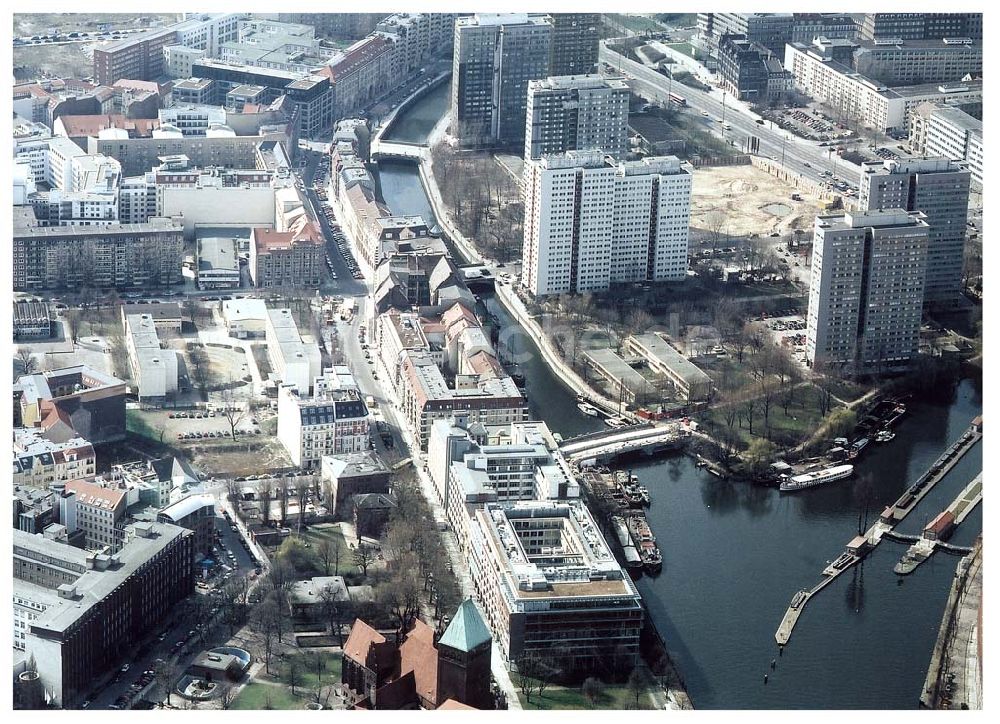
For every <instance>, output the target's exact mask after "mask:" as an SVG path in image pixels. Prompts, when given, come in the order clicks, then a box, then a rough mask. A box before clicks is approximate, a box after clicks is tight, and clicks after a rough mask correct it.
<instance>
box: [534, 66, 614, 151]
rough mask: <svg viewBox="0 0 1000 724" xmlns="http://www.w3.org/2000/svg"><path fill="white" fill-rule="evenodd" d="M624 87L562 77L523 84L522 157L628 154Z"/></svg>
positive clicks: (596, 77) (579, 77) (589, 78)
mask: <svg viewBox="0 0 1000 724" xmlns="http://www.w3.org/2000/svg"><path fill="white" fill-rule="evenodd" d="M628 102H629V87H628V85H627V84H626V83H625V80H624V79H623V78H608V77H603V76H600V75H564V76H553V77H549V78H543V79H541V80H530V81H528V110H527V114H526V126H525V133H524V158H525V159H526V160H527V159H538V158H541V157H542V156H543V155H546V154H553V153H564V152H566V151H603V152H604V153H606V154H608V155H610V156H614V157H615V158H621V157H623V156H624V155H625V154H626V153H627V152H628Z"/></svg>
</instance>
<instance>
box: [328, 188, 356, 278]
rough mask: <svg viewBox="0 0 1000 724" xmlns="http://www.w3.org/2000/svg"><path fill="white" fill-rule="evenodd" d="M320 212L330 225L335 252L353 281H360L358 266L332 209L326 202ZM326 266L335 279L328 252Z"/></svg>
mask: <svg viewBox="0 0 1000 724" xmlns="http://www.w3.org/2000/svg"><path fill="white" fill-rule="evenodd" d="M320 212H321V213H322V214H323V217H324V218H325V219H326V221H327V223H328V224H329V225H330V238H331V240H332V241H333V243H334V244H336V246H337V251H339V252H340V256H341V257H343V259H344V264H345V265H346V266H347V269H348V271H350V272H351V276H353V277H354V278H355V279H362V278H363V275H362V273H361V268H360V267H359V266H358V262H357V260H356V259H355V258H354V254H352V253H351V247H350V244H348V243H347V237H346V236H344V232H343V231H342V230H341V228H340V226H339V225H338V224H337V219H336V216H334V213H333V208H332V207H331V206H330V204H328V203H327V202H325V201H324V202H323V203H322V204H321V205H320ZM326 266H327V268H328V269H329V270H330V275H331V276H332V277H333V278H334V279H336V278H337V274H336V272H335V271H334V267H333V260H332V259H331V257H330V253H329V251H328V252H327V255H326Z"/></svg>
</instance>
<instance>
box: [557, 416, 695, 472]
mask: <svg viewBox="0 0 1000 724" xmlns="http://www.w3.org/2000/svg"><path fill="white" fill-rule="evenodd" d="M690 434H691V433H690V432H689V431H688V430H687V428H685V427H683V426H681V425H680V424H678V423H670V424H667V425H657V426H655V427H654V426H652V425H637V426H635V427H629V428H625V429H620V430H608V431H607V432H601V433H593V434H590V435H582V436H580V437H575V438H573V439H571V440H566V441H565V442H563V444H562V445H560V446H559V450H560V452H562V454H563V456H564V457H565V458H566V459H567V460H569V461H570V462H576V463H581V464H586V463H591V464H597V463H601V464H603V463H607V462H610V461H611V460H613V459H614V458H616V457H618V456H619V455H625V454H627V453H634V452H641V453H643V454H645V455H655V454H656V453H658V452H662V451H664V450H671V449H673V448H676V447H678V446H679V445H680V444H682V443H683V441H684V439H685V438H687V437H688V436H689V435H690Z"/></svg>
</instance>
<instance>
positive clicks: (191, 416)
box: [167, 410, 263, 440]
mask: <svg viewBox="0 0 1000 724" xmlns="http://www.w3.org/2000/svg"><path fill="white" fill-rule="evenodd" d="M167 419H168V420H174V421H175V422H174V423H173V425H172V426H171V431H172V435H173V437H174V438H175V439H177V440H212V439H219V440H225V439H232V426H231V425H230V422H229V419H228V418H227V417H226V416H225V415H224V414H223V413H221V412H215V411H214V410H205V411H194V410H181V411H177V412H168V413H167ZM236 432H237V434H242V435H262V434H263V432H262V431H261V429H260V419H259V418H258V417H257V416H249V415H247V416H245V417H244V418H243V419H241V420H240V421H239V422H238V423H237V425H236Z"/></svg>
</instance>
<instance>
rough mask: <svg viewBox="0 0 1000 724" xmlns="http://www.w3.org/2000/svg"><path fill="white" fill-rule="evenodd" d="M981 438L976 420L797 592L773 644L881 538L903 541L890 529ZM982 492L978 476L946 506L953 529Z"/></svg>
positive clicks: (953, 548) (784, 639)
mask: <svg viewBox="0 0 1000 724" xmlns="http://www.w3.org/2000/svg"><path fill="white" fill-rule="evenodd" d="M982 437H983V425H982V418H981V417H977V418H976V419H975V420H973V421H972V424H971V425H970V426H969V429H968V430H966V431H965V433H964V434H963V435H962V437H961V438H959V439H958V441H956V442H955V443H954V444H953V445H951V446H950V447H949V448H948V449H947V450H945V451H944V453H942V454H941V457H939V458H938V459H937V460H935V461H934V463H933V464H932V465H931V466H930V467H929V468H928V469H927V471H926V472H924V474H923V475H921V476H920V477H919V478H917V481H916V482H915V483H914V484H913V485H911V486H910V487H909V488H908V489H907V490H906V492H905V493H903V495H901V496H900V497H899V499H898V500H897V501H896V503H895V504H894V505H891V506H889V507H888V508H886V510H885V512H883V513H882V517H881V518H880V519H879V520H878V521H876V523H875V524H874V525H872V526H871V527H870V528H869V529H868V530H867V531H865V533H864V535H859V536H856V537H855V538H854V539H853V540H851V542H850V543H848V544H847V548H846V550H845V551H844V553H842V554H841V555H840V556H839V557H838V558H837V559H836V560H835V561H833V563H831V564H830V565H828V566H827V567H826V568H825V569H823V580H821V581H820V582H819V583H818V584H817V585H816V586H814V587H813V588H812V589H811V590H809V591H799V592H798V593H796V594H795V596H793V597H792V602H791V604H789V606H788V609H787V610H786V611H785V615H784V616H783V617H782V619H781V624H780V625H779V626H778V630H777V631H775V633H774V640H775V641H777V642H778V645H779V646H784V645H785V644H787V643H788V640H789V639H790V638H791V636H792V630H793V629H794V628H795V624H796V623H798V620H799V616H801V615H802V611H803V609H804V608H805V607H806V604H807V603H808V602H809V600H810V599H811V598H812V597H813V596H815V595H816V594H817V593H819V592H820V591H821V590H823V588H825V587H826V586H828V585H829V584H830V583H831V582H832V581H833V580H834V579H835V578H836V577H837V576H839V575H840V574H841V573H843V572H844V571H847V570H849V569H850V568H851V567H853V566H854V565H855V564H857V563H858V562H860V561H861V560H862V559H863V558H864V557H865V556H866V555H868V553H870V552H871V551H872V550H873V549H874V548H875V546H877V545H878V544H879V543H880V542H881V541H882V538H883V536H884V537H888V538H894V539H896V540H899V539H900V538H902V536H900V534H898V533H896V532H895V531H894V530H893V528H894V527H895V526H896V525H897V524H898V523H899V522H900V521H902V520H903V519H904V518H906V516H907V515H909V514H910V513H911V512H912V511H913V509H914V508H915V507H916V505H917V503H918V502H920V500H921V499H922V498H923V497H924V496H925V495H927V493H929V492H930V490H931V489H932V488H933V487H934V486H935V485H937V484H938V483H939V482H940V481H941V479H942V478H944V476H945V475H947V474H948V472H949V471H951V469H952V468H953V467H955V465H956V464H957V463H958V461H959V460H961V459H962V456H963V455H965V453H967V452H968V451H969V450H970V449H972V447H973V446H974V445H975V444H976V443H978V442H979V441H980V440H981V439H982ZM982 490H983V486H982V473H980V474H979V475H978V476H977V477H976V479H975V480H973V481H972V482H971V483H969V485H968V486H967V487H966V489H965V490H963V491H962V493H961V494H960V495H959V496H958V498H956V499H955V501H954V502H953V503H952V505H951V506H949V510H952V509H953V508H954V509H955V510H957V511H958V513H955V514H954V515H955V520H956V523H955V525H957V524H958V523H959V522H961V521H960V520H959V513H960V514H961V520H964V519H965V517H966V516H967V515H968V514H969V512H970V511H971V510H972V509H973V508H974V507H975V506H976V505H977V504H978V502H979V501H980V500H982ZM903 539H904V540H908V541H912V542H916V537H912V538H911V537H906V538H903ZM935 547H940V548H941V549H943V550H946V551H948V552H953V553H961V552H967V550H968V549H965V548H961V547H960V546H952V545H950V544H948V543H943V542H940V541H939V542H936V545H935ZM803 594H804V595H803Z"/></svg>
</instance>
